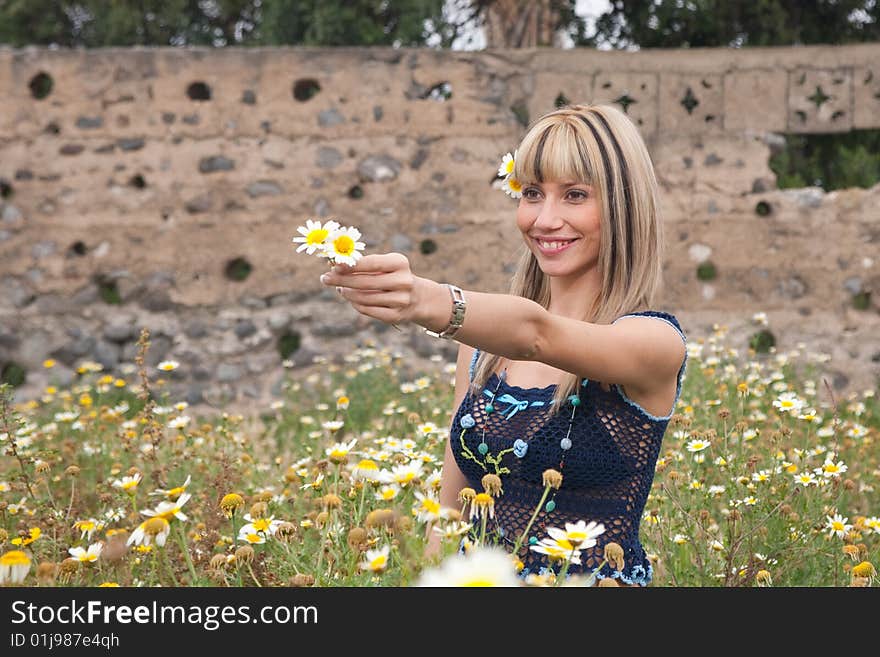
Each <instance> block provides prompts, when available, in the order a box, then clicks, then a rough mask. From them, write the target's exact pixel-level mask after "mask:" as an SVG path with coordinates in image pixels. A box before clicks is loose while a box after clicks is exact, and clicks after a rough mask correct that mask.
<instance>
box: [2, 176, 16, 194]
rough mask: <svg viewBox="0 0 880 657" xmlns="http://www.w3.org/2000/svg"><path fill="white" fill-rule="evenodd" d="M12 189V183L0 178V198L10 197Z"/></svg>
mask: <svg viewBox="0 0 880 657" xmlns="http://www.w3.org/2000/svg"><path fill="white" fill-rule="evenodd" d="M14 191H15V190H14V189H13V188H12V183H10V182H9V181H8V180H6V179H5V178H0V198H12V194H13V193H14Z"/></svg>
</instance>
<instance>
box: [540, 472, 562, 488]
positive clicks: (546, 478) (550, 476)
mask: <svg viewBox="0 0 880 657" xmlns="http://www.w3.org/2000/svg"><path fill="white" fill-rule="evenodd" d="M542 480H543V483H544V485H545V486H549V487H550V488H553V489H555V490H559V487H560V486H562V473H561V472H559V471H558V470H554V469H553V468H548V469H547V470H544V474H543V476H542Z"/></svg>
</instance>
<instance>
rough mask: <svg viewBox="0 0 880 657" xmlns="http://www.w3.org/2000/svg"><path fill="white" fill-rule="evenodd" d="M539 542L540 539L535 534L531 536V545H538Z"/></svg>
mask: <svg viewBox="0 0 880 657" xmlns="http://www.w3.org/2000/svg"><path fill="white" fill-rule="evenodd" d="M537 544H538V539H537V538H535V537H534V536H529V545H537Z"/></svg>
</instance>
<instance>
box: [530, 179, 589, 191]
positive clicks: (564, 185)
mask: <svg viewBox="0 0 880 657" xmlns="http://www.w3.org/2000/svg"><path fill="white" fill-rule="evenodd" d="M547 182H548V181H545V182H543V183H541V182H533V183H528V184H531V185H538V186H540V185H543V184H547ZM560 184H561V185H562V188H563V189H569V188H570V187H577V186H578V185H583V186H584V187H592V186H593V185H592V184H590V183H586V182H571V183H560Z"/></svg>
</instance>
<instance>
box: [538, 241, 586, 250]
mask: <svg viewBox="0 0 880 657" xmlns="http://www.w3.org/2000/svg"><path fill="white" fill-rule="evenodd" d="M576 241H577V240H576V239H573V240H553V241H549V242H548V241H545V240H538V239H536V240H535V244H537V245H538V246H539V247H540V249H541V250H542V251H545V252H549V253H553V252H556V251H562V250H563V249H565V248H566V247H567V246H569V245H570V244H572V243H573V242H576Z"/></svg>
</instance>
